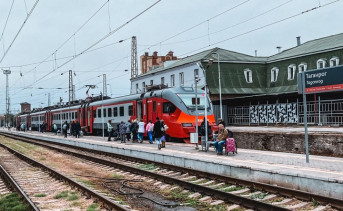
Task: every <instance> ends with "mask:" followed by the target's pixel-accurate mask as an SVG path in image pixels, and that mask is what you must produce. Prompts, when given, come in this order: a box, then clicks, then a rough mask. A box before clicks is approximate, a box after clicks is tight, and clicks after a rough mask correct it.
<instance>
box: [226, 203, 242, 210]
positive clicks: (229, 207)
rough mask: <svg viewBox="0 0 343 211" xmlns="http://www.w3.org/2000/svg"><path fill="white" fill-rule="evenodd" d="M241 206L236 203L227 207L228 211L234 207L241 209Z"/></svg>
mask: <svg viewBox="0 0 343 211" xmlns="http://www.w3.org/2000/svg"><path fill="white" fill-rule="evenodd" d="M240 207H241V206H239V205H238V204H234V205H231V206H228V207H227V208H226V210H227V211H230V210H234V209H239V208H240Z"/></svg>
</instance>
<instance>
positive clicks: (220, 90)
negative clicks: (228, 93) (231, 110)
mask: <svg viewBox="0 0 343 211" xmlns="http://www.w3.org/2000/svg"><path fill="white" fill-rule="evenodd" d="M217 58H218V86H219V103H220V118H221V119H222V120H223V105H222V86H221V80H220V61H219V53H217Z"/></svg>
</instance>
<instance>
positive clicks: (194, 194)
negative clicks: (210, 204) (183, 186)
mask: <svg viewBox="0 0 343 211" xmlns="http://www.w3.org/2000/svg"><path fill="white" fill-rule="evenodd" d="M200 196H201V194H200V193H198V192H197V193H193V194H191V195H189V196H188V198H190V199H195V198H198V197H200Z"/></svg>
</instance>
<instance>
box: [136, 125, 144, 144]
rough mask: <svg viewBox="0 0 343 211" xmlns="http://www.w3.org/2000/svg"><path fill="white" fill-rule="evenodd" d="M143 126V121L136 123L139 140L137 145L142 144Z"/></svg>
mask: <svg viewBox="0 0 343 211" xmlns="http://www.w3.org/2000/svg"><path fill="white" fill-rule="evenodd" d="M144 126H145V123H144V122H143V121H138V140H139V143H143V138H144Z"/></svg>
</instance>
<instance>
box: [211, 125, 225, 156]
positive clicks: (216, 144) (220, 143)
mask: <svg viewBox="0 0 343 211" xmlns="http://www.w3.org/2000/svg"><path fill="white" fill-rule="evenodd" d="M218 127H219V130H218V137H217V140H216V141H214V142H213V145H214V147H215V148H216V150H217V155H223V145H224V144H225V143H226V139H227V137H228V131H227V130H226V129H225V128H224V125H223V124H219V125H218Z"/></svg>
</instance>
